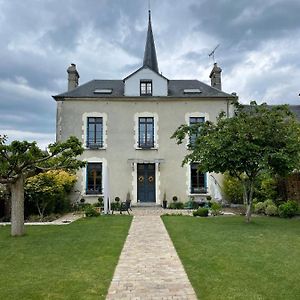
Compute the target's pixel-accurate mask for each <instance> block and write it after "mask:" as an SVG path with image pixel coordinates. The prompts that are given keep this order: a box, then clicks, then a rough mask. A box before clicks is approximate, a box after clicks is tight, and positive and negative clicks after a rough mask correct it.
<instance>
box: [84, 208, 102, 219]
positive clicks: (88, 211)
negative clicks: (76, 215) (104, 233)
mask: <svg viewBox="0 0 300 300" xmlns="http://www.w3.org/2000/svg"><path fill="white" fill-rule="evenodd" d="M84 212H85V215H86V217H98V216H100V213H99V212H97V211H96V209H95V208H94V207H93V206H87V207H86V209H85V211H84Z"/></svg>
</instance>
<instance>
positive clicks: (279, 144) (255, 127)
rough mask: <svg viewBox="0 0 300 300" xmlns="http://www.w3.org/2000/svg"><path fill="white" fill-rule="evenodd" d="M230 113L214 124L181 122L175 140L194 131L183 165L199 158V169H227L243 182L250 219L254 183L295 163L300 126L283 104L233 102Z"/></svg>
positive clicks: (290, 168) (299, 154) (299, 149)
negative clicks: (242, 103)
mask: <svg viewBox="0 0 300 300" xmlns="http://www.w3.org/2000/svg"><path fill="white" fill-rule="evenodd" d="M235 106H236V109H235V113H234V116H233V117H231V118H227V117H226V116H225V114H224V113H221V114H220V116H219V117H218V119H217V122H216V123H212V122H209V121H207V122H205V123H203V124H196V125H193V126H188V125H181V126H180V127H179V128H178V129H177V130H176V131H175V133H174V134H173V136H172V138H175V139H176V141H177V143H178V144H181V143H182V142H183V141H184V140H185V139H186V138H188V137H189V136H191V135H195V134H197V138H196V141H195V143H193V144H190V145H189V150H190V152H189V153H188V154H187V155H186V156H185V158H184V160H183V164H186V163H190V162H199V171H201V172H216V173H225V172H226V171H227V172H228V173H229V174H230V175H231V176H233V177H235V178H237V179H238V180H239V181H240V182H241V183H242V186H243V198H244V203H245V204H246V207H247V210H246V220H247V221H248V222H249V221H250V219H251V206H252V198H253V188H254V182H255V180H256V179H257V177H258V176H259V175H260V174H261V173H262V172H266V171H267V172H271V173H273V174H279V175H285V174H287V173H290V172H292V171H293V170H295V169H296V168H298V166H299V157H300V126H299V123H298V122H297V120H296V118H295V116H294V115H293V114H292V113H291V112H290V110H289V108H288V106H287V105H280V106H267V105H266V104H261V105H257V104H256V102H251V104H250V105H249V106H243V105H240V104H236V105H235Z"/></svg>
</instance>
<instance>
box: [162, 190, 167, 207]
mask: <svg viewBox="0 0 300 300" xmlns="http://www.w3.org/2000/svg"><path fill="white" fill-rule="evenodd" d="M167 204H168V201H167V195H166V192H164V198H163V209H166V208H167Z"/></svg>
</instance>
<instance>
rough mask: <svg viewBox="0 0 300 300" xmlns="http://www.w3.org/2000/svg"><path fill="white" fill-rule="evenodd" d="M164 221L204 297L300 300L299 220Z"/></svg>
mask: <svg viewBox="0 0 300 300" xmlns="http://www.w3.org/2000/svg"><path fill="white" fill-rule="evenodd" d="M163 221H164V223H165V225H166V227H167V230H168V232H169V234H170V236H171V239H172V240H173V243H174V245H175V248H176V250H177V252H178V254H179V256H180V258H181V261H182V263H183V265H184V267H185V270H186V272H187V274H188V276H189V278H190V281H191V283H192V285H193V287H194V289H195V291H196V293H197V295H198V297H199V299H222V300H223V299H272V300H273V299H284V300H294V299H300V219H291V220H285V219H279V218H268V217H257V218H253V221H252V223H250V224H246V223H245V222H244V218H243V217H215V218H191V217H184V216H180V217H174V216H173V217H172V216H165V217H163Z"/></svg>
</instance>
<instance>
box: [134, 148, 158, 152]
mask: <svg viewBox="0 0 300 300" xmlns="http://www.w3.org/2000/svg"><path fill="white" fill-rule="evenodd" d="M135 150H146V151H147V150H158V147H135Z"/></svg>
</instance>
